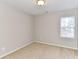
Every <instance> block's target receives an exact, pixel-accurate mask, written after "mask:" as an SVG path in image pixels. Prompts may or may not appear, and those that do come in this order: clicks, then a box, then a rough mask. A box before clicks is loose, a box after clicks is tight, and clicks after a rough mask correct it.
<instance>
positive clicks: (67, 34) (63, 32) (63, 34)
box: [60, 16, 75, 38]
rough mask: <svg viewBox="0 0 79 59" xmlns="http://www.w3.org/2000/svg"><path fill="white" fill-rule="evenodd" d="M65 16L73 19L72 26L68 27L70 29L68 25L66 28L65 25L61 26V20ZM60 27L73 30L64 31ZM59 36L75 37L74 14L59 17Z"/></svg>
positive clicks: (64, 18)
mask: <svg viewBox="0 0 79 59" xmlns="http://www.w3.org/2000/svg"><path fill="white" fill-rule="evenodd" d="M67 18H72V19H73V21H74V25H73V27H70V28H72V29H69V26H68V28H67V27H66V26H65V27H63V26H62V20H66V19H67ZM66 22H67V21H66ZM65 25H66V24H65ZM62 28H63V29H65V30H66V29H69V30H72V31H73V32H71V33H69V32H68V31H69V30H68V31H65V30H63V29H62ZM60 37H62V38H74V37H75V16H68V17H61V19H60Z"/></svg>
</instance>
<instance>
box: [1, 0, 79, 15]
mask: <svg viewBox="0 0 79 59" xmlns="http://www.w3.org/2000/svg"><path fill="white" fill-rule="evenodd" d="M0 1H3V2H5V3H7V4H9V5H10V6H13V7H15V8H18V9H20V10H22V11H24V12H26V13H29V14H32V15H38V14H43V13H45V12H56V11H61V10H67V9H72V8H77V7H78V0H46V1H47V4H46V5H45V6H44V7H42V8H41V7H40V8H39V7H38V6H35V5H34V4H33V0H0Z"/></svg>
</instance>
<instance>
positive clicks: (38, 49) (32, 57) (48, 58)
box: [2, 43, 77, 59]
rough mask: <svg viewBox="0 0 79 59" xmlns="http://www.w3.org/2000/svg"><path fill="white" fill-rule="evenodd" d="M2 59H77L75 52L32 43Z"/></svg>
mask: <svg viewBox="0 0 79 59" xmlns="http://www.w3.org/2000/svg"><path fill="white" fill-rule="evenodd" d="M2 59H77V51H75V50H71V49H66V48H59V47H55V46H50V45H46V44H40V43H32V44H30V45H29V46H27V47H25V48H23V49H20V50H19V51H16V52H14V53H12V54H10V55H8V56H6V57H4V58H2Z"/></svg>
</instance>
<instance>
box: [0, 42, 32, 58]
mask: <svg viewBox="0 0 79 59" xmlns="http://www.w3.org/2000/svg"><path fill="white" fill-rule="evenodd" d="M31 43H33V41H30V42H28V43H26V44H25V45H23V46H21V47H19V48H16V49H15V50H12V51H10V52H8V53H5V54H4V55H1V56H0V58H3V57H5V56H7V55H9V54H11V53H13V52H16V51H18V50H19V49H21V48H23V47H26V46H28V45H29V44H31Z"/></svg>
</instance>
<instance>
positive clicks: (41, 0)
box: [36, 0, 45, 6]
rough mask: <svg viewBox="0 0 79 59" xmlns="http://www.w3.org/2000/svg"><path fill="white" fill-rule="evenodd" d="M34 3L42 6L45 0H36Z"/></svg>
mask: <svg viewBox="0 0 79 59" xmlns="http://www.w3.org/2000/svg"><path fill="white" fill-rule="evenodd" d="M36 5H38V6H43V5H45V0H37V1H36Z"/></svg>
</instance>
